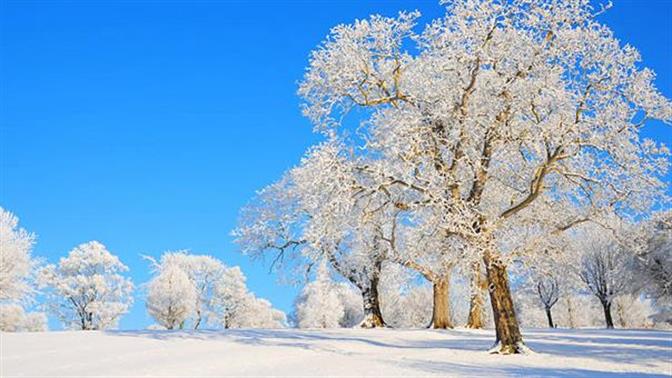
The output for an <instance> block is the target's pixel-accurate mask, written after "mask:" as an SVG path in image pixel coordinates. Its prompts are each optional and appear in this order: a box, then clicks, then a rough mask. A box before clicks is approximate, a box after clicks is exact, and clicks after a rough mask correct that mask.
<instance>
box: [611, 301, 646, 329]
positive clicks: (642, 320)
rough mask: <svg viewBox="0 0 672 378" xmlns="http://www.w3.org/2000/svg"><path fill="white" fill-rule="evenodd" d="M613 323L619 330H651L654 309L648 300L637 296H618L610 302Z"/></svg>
mask: <svg viewBox="0 0 672 378" xmlns="http://www.w3.org/2000/svg"><path fill="white" fill-rule="evenodd" d="M612 306H613V307H612V309H613V312H614V321H615V323H616V324H618V325H619V326H620V327H621V328H651V327H653V325H654V316H653V315H654V313H655V311H654V308H653V306H652V303H651V300H650V299H645V298H641V297H640V296H638V295H632V294H625V295H619V296H618V297H616V298H615V299H614V300H613V302H612Z"/></svg>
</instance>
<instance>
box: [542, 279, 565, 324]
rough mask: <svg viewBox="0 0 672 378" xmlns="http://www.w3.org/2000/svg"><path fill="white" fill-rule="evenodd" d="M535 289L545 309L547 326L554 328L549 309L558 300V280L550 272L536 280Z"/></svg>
mask: <svg viewBox="0 0 672 378" xmlns="http://www.w3.org/2000/svg"><path fill="white" fill-rule="evenodd" d="M536 289H537V295H538V296H539V300H540V301H541V303H542V305H543V306H544V310H545V311H546V318H547V319H548V326H549V327H550V328H555V323H553V315H552V314H551V309H552V308H553V306H554V305H555V304H556V303H557V302H558V299H559V296H560V285H559V284H558V280H557V279H556V278H555V276H553V275H552V274H547V275H543V276H541V277H539V279H538V280H537V282H536Z"/></svg>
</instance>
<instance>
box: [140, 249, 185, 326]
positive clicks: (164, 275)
mask: <svg viewBox="0 0 672 378" xmlns="http://www.w3.org/2000/svg"><path fill="white" fill-rule="evenodd" d="M197 298H198V296H197V293H196V288H195V287H194V284H193V282H192V281H191V280H190V279H189V276H188V275H187V273H186V272H185V271H184V270H183V269H182V268H181V267H180V266H179V265H177V264H176V263H174V262H170V263H167V264H165V265H162V266H161V268H160V270H159V271H158V274H157V275H156V276H155V277H154V278H153V279H152V280H151V281H150V282H149V284H148V285H147V301H146V306H147V312H148V313H149V315H151V316H152V317H153V318H154V320H155V321H156V322H157V323H158V324H160V325H162V326H163V327H165V328H166V329H175V328H180V329H181V328H183V327H184V322H185V321H186V320H187V319H188V318H189V316H191V315H192V314H193V313H194V310H195V307H196V304H197Z"/></svg>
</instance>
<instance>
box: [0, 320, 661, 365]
mask: <svg viewBox="0 0 672 378" xmlns="http://www.w3.org/2000/svg"><path fill="white" fill-rule="evenodd" d="M525 337H526V341H527V344H528V345H529V346H530V347H531V348H532V349H534V350H535V353H534V354H532V355H525V356H498V355H489V354H487V353H486V352H485V350H486V349H487V348H488V347H489V346H490V344H491V343H492V340H493V335H492V332H491V331H473V330H464V329H457V330H452V331H433V330H393V329H382V330H362V329H333V330H295V329H285V330H227V331H197V332H189V331H175V332H171V331H114V332H48V333H2V334H0V347H1V350H0V355H1V361H0V366H1V371H0V375H1V376H3V377H13V376H97V377H102V376H104V377H115V376H126V377H129V376H134V377H136V376H153V377H159V376H173V377H175V376H185V377H186V376H188V377H197V376H316V375H317V376H324V375H329V376H358V377H359V376H431V375H441V376H484V375H487V376H491V377H495V376H502V375H509V376H519V375H532V376H561V377H568V376H598V377H602V376H611V375H614V376H620V377H634V376H641V377H654V376H671V375H672V332H662V331H644V330H630V331H626V330H614V331H606V330H528V331H527V332H525Z"/></svg>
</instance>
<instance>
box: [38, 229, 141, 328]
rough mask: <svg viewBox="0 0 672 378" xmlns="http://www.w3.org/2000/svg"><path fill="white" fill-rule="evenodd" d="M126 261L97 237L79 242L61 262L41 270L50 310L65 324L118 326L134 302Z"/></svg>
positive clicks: (101, 326) (71, 325)
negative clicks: (97, 239) (127, 276)
mask: <svg viewBox="0 0 672 378" xmlns="http://www.w3.org/2000/svg"><path fill="white" fill-rule="evenodd" d="M127 270H128V268H127V267H126V265H124V264H122V263H121V261H120V260H119V258H118V257H117V256H115V255H113V254H112V253H110V252H109V251H108V250H107V248H105V246H104V245H103V244H101V243H100V242H97V241H91V242H88V243H84V244H80V245H79V246H77V247H75V248H74V249H73V250H72V251H70V253H69V254H68V257H65V258H61V260H60V262H59V263H58V265H48V266H47V267H45V268H44V269H42V271H41V272H40V279H39V281H40V284H41V286H43V287H48V288H49V291H48V302H49V308H50V309H51V311H52V312H53V313H54V314H55V315H56V316H58V317H59V319H60V320H61V322H63V324H64V325H66V326H68V327H71V328H76V329H82V330H98V329H106V328H110V327H114V326H116V324H117V322H118V320H119V317H120V316H121V315H122V314H124V313H126V311H127V310H128V308H129V307H130V305H131V303H132V302H133V297H132V291H133V284H132V283H131V280H130V279H129V278H126V277H124V276H122V275H121V274H120V273H122V272H125V271H127Z"/></svg>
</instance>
